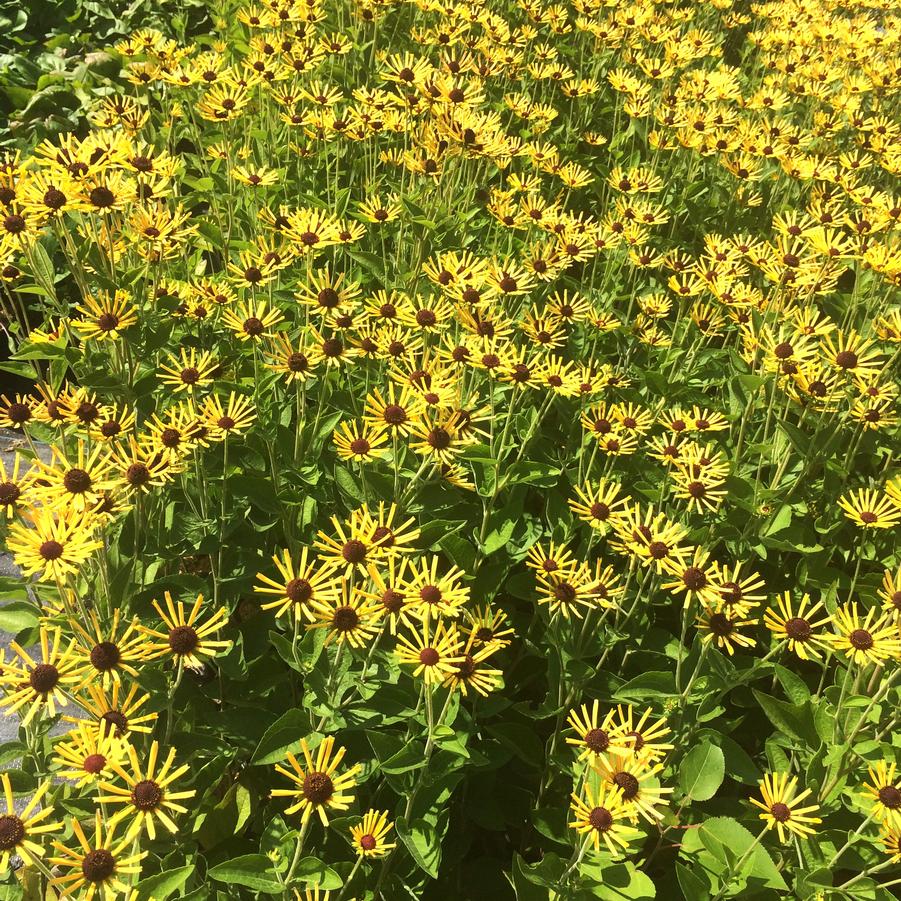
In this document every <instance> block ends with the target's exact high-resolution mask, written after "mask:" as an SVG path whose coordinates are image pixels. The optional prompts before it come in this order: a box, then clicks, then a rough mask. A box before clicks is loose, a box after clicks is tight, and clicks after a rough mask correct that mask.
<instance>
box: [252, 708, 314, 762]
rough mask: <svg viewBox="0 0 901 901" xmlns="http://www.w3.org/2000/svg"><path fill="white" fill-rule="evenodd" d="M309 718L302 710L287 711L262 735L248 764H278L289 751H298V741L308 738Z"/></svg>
mask: <svg viewBox="0 0 901 901" xmlns="http://www.w3.org/2000/svg"><path fill="white" fill-rule="evenodd" d="M309 732H310V718H309V715H308V714H307V713H306V712H305V711H303V710H289V711H288V712H287V713H286V714H284V715H283V716H281V717H279V718H278V719H277V720H276V721H275V722H274V723H273V724H272V725H271V726H270V727H269V728H268V729H267V730H266V731H265V733H264V734H263V737H262V738H261V739H260V743H259V744H258V745H257V748H256V750H255V751H254V752H253V756H252V757H251V758H250V762H251V763H252V764H254V765H256V766H263V765H264V764H270V763H279V762H281V761H282V760H284V759H285V755H286V754H287V753H288V752H289V751H290V752H291V753H294V752H295V751H299V750H300V740H301V739H302V738H308V737H309Z"/></svg>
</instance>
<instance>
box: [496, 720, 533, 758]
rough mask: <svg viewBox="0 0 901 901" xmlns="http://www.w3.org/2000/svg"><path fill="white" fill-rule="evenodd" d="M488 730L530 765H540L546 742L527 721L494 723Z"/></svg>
mask: <svg viewBox="0 0 901 901" xmlns="http://www.w3.org/2000/svg"><path fill="white" fill-rule="evenodd" d="M488 731H489V732H490V733H491V734H492V735H493V736H494V737H495V738H496V739H497V740H498V741H499V742H500V743H501V744H502V745H503V746H504V747H505V748H506V749H507V750H508V751H512V752H513V754H515V755H516V756H517V757H518V758H519V759H520V760H522V761H523V762H524V763H527V764H529V765H530V766H534V767H540V766H541V764H542V762H543V760H544V744H543V743H542V741H541V739H540V738H539V737H538V736H537V734H536V733H535V729H534V728H533V727H532V726H530V725H528V724H527V723H514V722H500V723H492V724H491V725H490V726H489V727H488Z"/></svg>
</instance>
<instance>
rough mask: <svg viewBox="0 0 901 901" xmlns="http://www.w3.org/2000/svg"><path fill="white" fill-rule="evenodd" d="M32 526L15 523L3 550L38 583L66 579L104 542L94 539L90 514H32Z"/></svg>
mask: <svg viewBox="0 0 901 901" xmlns="http://www.w3.org/2000/svg"><path fill="white" fill-rule="evenodd" d="M28 518H29V519H30V521H31V523H32V525H33V528H29V527H28V526H27V525H25V524H24V523H20V522H14V523H11V524H10V526H9V534H8V537H7V539H6V546H7V548H8V550H9V551H10V552H11V553H12V555H13V559H14V560H15V562H16V565H17V566H19V567H20V568H21V569H22V572H23V573H25V575H26V576H31V575H35V574H39V575H38V580H39V581H41V582H51V581H55V580H61V579H65V578H66V576H68V575H69V574H70V573H73V574H74V573H77V572H78V571H79V569H80V568H81V566H82V564H83V563H85V562H86V561H87V560H88V559H90V557H91V555H92V554H93V553H94V551H96V550H98V549H99V548H101V547H103V542H102V541H100V540H98V539H97V538H94V535H93V533H94V527H95V521H94V519H93V517H92V516H91V515H90V513H88V512H85V511H77V510H71V509H65V510H59V511H56V512H54V511H51V510H48V509H46V508H42V509H38V510H34V511H31V512H30V513H29V517H28Z"/></svg>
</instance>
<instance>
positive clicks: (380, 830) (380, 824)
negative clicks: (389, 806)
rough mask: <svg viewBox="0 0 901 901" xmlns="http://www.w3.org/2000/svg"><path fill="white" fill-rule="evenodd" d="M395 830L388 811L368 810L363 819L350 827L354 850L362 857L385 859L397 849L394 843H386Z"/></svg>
mask: <svg viewBox="0 0 901 901" xmlns="http://www.w3.org/2000/svg"><path fill="white" fill-rule="evenodd" d="M393 828H394V824H393V823H389V822H388V811H387V810H367V811H366V813H364V814H363V819H362V820H361V821H360V822H359V823H358V824H357V825H356V826H351V827H350V835H351V839H352V842H353V846H354V850H355V851H356V852H357V854H359V855H360V856H361V857H384V856H385V855H386V854H387V853H388V852H389V851H390V850H391V849H392V848H394V847H396V846H395V844H394V843H393V842H387V841H385V839H386V838H387V836H388V833H389V832H390V831H391V830H392V829H393Z"/></svg>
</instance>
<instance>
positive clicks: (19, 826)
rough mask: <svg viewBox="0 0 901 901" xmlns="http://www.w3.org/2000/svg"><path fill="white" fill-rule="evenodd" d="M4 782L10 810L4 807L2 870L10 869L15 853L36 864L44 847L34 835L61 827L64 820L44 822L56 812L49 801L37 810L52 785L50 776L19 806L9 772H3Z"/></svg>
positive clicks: (0, 837)
mask: <svg viewBox="0 0 901 901" xmlns="http://www.w3.org/2000/svg"><path fill="white" fill-rule="evenodd" d="M0 785H2V786H3V800H4V802H5V803H6V810H0V872H2V873H6V872H7V868H8V867H9V858H10V856H11V855H12V854H18V855H19V856H20V857H21V858H22V860H24V861H25V863H26V864H33V863H34V862H35V860H36V859H37V858H40V857H43V856H44V849H43V847H42V846H41V845H40V844H39V843H38V842H36V841H34V839H35V838H37V837H39V836H41V835H44V834H45V833H47V832H55V831H57V830H58V829H61V828H62V823H46V822H44V820H46V819H47V817H49V816H52V815H53V807H52V806H51V805H49V804H48V805H47V806H45V807H42V808H41V809H40V810H38V811H37V812H35V808H37V807H38V806H39V805H40V803H41V799H42V798H43V797H44V795H45V794H47V789H48V788H50V780H49V779H48V780H47V781H46V782H42V783H41V785H40V786H39V787H38V789H37V791H36V792H35V793H34V794H33V795H32V797H31V800H30V801H29V802H28V803H27V804H26V805H25V806H24V807H23V808H20V807H17V806H16V803H15V800H14V799H13V790H12V786H11V785H10V781H9V775H8V774H7V773H0Z"/></svg>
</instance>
